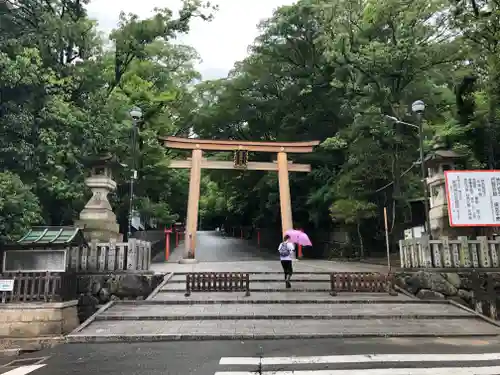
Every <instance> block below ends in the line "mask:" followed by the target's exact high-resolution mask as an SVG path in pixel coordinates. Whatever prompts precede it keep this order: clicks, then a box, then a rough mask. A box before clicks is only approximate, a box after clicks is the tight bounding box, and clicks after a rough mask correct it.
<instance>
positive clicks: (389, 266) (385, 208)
mask: <svg viewBox="0 0 500 375" xmlns="http://www.w3.org/2000/svg"><path fill="white" fill-rule="evenodd" d="M384 226H385V248H386V250H387V272H388V273H391V254H390V247H389V224H388V222H387V207H384ZM401 263H403V260H402V259H401ZM401 266H402V267H404V266H403V265H401Z"/></svg>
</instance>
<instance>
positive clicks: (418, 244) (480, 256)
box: [399, 236, 500, 268]
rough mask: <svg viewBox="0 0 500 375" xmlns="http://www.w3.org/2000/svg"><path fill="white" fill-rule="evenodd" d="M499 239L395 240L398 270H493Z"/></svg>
mask: <svg viewBox="0 0 500 375" xmlns="http://www.w3.org/2000/svg"><path fill="white" fill-rule="evenodd" d="M499 250H500V240H489V239H488V238H487V237H477V239H475V240H469V239H467V237H458V239H456V240H450V239H449V238H448V237H441V238H440V239H438V240H429V238H428V237H427V236H424V237H422V238H414V239H409V240H401V241H399V257H400V260H401V267H402V268H497V267H498V266H499V261H498V258H499Z"/></svg>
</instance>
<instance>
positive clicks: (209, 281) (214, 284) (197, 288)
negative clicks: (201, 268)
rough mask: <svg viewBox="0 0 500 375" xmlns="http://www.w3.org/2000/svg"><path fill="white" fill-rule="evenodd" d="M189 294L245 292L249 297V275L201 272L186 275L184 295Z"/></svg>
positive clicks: (187, 295)
mask: <svg viewBox="0 0 500 375" xmlns="http://www.w3.org/2000/svg"><path fill="white" fill-rule="evenodd" d="M191 292H245V296H249V295H250V275H249V274H248V273H242V272H202V273H188V274H187V275H186V293H185V296H186V297H189V296H190V295H191Z"/></svg>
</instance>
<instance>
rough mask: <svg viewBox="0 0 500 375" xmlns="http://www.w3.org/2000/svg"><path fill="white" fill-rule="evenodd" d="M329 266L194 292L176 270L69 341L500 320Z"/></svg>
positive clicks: (334, 332) (315, 333) (406, 332)
mask: <svg viewBox="0 0 500 375" xmlns="http://www.w3.org/2000/svg"><path fill="white" fill-rule="evenodd" d="M329 275H330V274H329V273H326V272H307V273H306V272H302V273H296V274H294V276H293V278H292V288H291V289H286V288H285V283H284V280H283V275H282V274H281V273H278V272H253V273H251V274H250V289H251V294H250V296H248V297H245V293H244V292H195V291H194V292H192V294H191V295H190V296H189V297H185V296H184V292H185V280H186V273H176V274H171V275H170V276H167V277H166V279H165V280H166V282H165V283H164V284H163V285H162V286H161V288H160V289H159V290H157V291H156V292H155V293H154V295H152V296H150V298H149V299H148V300H146V301H116V302H112V303H110V304H108V305H106V306H105V307H103V308H102V309H101V310H100V311H99V312H98V313H97V314H96V315H95V316H94V317H93V318H91V319H89V320H88V321H86V322H85V323H84V324H83V325H82V326H81V327H79V328H78V329H77V330H75V331H74V332H73V333H72V334H71V335H69V336H68V337H67V340H68V341H69V342H116V341H168V340H213V339H238V340H249V339H292V338H335V337H401V336H407V337H464V336H465V337H467V336H471V337H472V336H474V337H478V336H496V335H498V334H499V333H500V328H499V327H498V326H496V325H494V324H493V323H491V322H490V321H488V320H487V319H485V318H483V317H481V316H480V315H478V314H476V313H474V312H473V311H470V310H468V309H465V308H463V307H460V306H459V305H456V304H453V303H451V302H449V301H435V300H432V301H425V300H417V299H414V298H411V297H409V296H406V295H405V294H401V293H399V294H398V295H397V296H391V295H389V294H388V293H338V295H337V296H331V295H330V294H329V292H330V276H329Z"/></svg>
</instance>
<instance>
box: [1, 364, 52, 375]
mask: <svg viewBox="0 0 500 375" xmlns="http://www.w3.org/2000/svg"><path fill="white" fill-rule="evenodd" d="M43 366H45V365H29V366H21V367H18V368H15V369H13V370H10V371H7V372H4V373H3V374H2V375H26V374H29V373H30V372H32V371H35V370H38V369H39V368H41V367H43Z"/></svg>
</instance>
